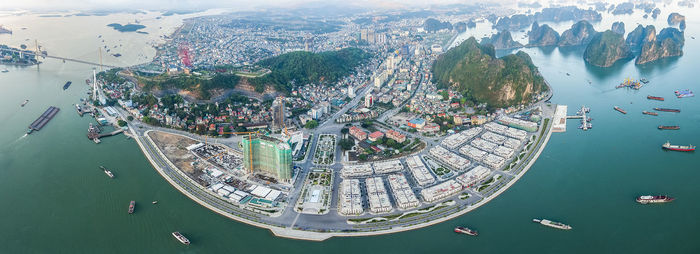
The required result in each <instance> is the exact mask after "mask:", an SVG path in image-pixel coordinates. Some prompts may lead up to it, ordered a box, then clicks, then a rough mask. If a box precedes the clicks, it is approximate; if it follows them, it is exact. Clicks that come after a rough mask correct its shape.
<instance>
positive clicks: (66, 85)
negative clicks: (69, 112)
mask: <svg viewBox="0 0 700 254" xmlns="http://www.w3.org/2000/svg"><path fill="white" fill-rule="evenodd" d="M70 84H73V82H71V81H68V82H66V84H65V85H63V90H66V89H68V87H70Z"/></svg>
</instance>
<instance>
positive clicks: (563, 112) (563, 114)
mask: <svg viewBox="0 0 700 254" xmlns="http://www.w3.org/2000/svg"><path fill="white" fill-rule="evenodd" d="M567 110H568V106H567V105H557V108H556V110H555V112H554V124H553V125H552V131H553V132H566V120H567V119H581V125H580V126H579V127H578V128H579V129H582V130H584V131H587V130H588V129H591V128H593V125H592V124H590V123H589V122H590V121H591V120H593V119H592V118H590V117H589V116H588V113H590V112H591V109H590V108H587V107H586V106H581V109H580V110H579V111H578V112H576V115H570V116H569V115H567Z"/></svg>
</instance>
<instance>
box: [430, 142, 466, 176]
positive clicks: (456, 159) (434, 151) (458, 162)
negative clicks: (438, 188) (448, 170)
mask: <svg viewBox="0 0 700 254" xmlns="http://www.w3.org/2000/svg"><path fill="white" fill-rule="evenodd" d="M430 155H432V156H433V157H434V158H435V159H437V160H438V161H440V162H442V163H443V164H445V166H448V167H452V168H455V169H458V170H464V169H466V168H468V167H469V164H471V162H470V161H469V160H467V159H465V158H462V157H461V156H459V155H457V154H455V153H453V152H450V151H448V150H447V149H445V148H444V147H442V146H436V147H433V148H431V149H430Z"/></svg>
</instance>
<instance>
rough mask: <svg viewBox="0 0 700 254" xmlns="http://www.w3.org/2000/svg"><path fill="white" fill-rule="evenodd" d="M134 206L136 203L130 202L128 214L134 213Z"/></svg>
mask: <svg viewBox="0 0 700 254" xmlns="http://www.w3.org/2000/svg"><path fill="white" fill-rule="evenodd" d="M134 206H136V201H133V200H131V202H130V203H129V214H132V213H134Z"/></svg>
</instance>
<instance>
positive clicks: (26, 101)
mask: <svg viewBox="0 0 700 254" xmlns="http://www.w3.org/2000/svg"><path fill="white" fill-rule="evenodd" d="M27 103H29V100H24V102H22V105H19V106H20V107H24V105H27Z"/></svg>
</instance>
